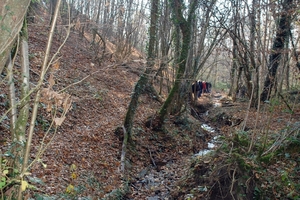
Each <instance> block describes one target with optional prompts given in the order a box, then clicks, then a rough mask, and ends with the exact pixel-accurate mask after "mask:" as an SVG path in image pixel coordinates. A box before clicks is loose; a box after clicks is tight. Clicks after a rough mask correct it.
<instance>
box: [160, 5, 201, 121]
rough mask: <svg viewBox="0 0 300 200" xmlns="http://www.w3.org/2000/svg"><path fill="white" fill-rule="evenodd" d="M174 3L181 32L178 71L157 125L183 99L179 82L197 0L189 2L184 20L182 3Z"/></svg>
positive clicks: (185, 59)
mask: <svg viewBox="0 0 300 200" xmlns="http://www.w3.org/2000/svg"><path fill="white" fill-rule="evenodd" d="M172 3H173V4H174V5H172V6H171V7H172V9H173V13H174V16H175V19H174V20H175V23H179V26H180V29H181V33H182V40H183V41H182V46H181V52H180V58H179V63H178V71H177V74H176V77H175V83H174V86H173V88H172V89H171V91H170V93H169V95H168V97H167V99H166V101H165V103H164V104H163V106H162V107H161V109H160V111H159V126H161V125H162V124H163V122H164V120H165V118H166V116H167V114H168V113H169V111H170V110H171V109H172V108H173V109H175V110H173V112H176V111H178V110H180V109H181V107H182V105H183V101H182V100H181V99H180V97H179V96H180V94H179V93H180V85H181V84H180V83H181V80H182V78H183V74H184V71H185V68H186V61H187V57H188V51H189V45H190V40H191V28H192V26H191V25H192V24H191V23H192V18H193V17H194V13H195V10H196V8H197V0H193V1H192V2H191V3H190V11H189V16H188V19H187V20H186V19H185V18H184V17H183V13H182V7H183V3H182V2H181V1H180V0H174V1H172Z"/></svg>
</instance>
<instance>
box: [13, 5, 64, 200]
mask: <svg viewBox="0 0 300 200" xmlns="http://www.w3.org/2000/svg"><path fill="white" fill-rule="evenodd" d="M60 4H61V0H57V4H56V8H55V12H54V16H53V23H52V24H51V29H50V34H49V37H48V43H47V48H46V52H45V58H44V61H43V65H42V69H41V76H40V79H39V82H38V85H37V88H38V91H37V94H36V97H35V100H34V106H33V109H32V117H31V122H30V127H29V133H28V139H27V143H26V149H25V153H24V160H23V165H22V170H21V174H20V178H21V186H20V187H19V193H18V200H22V193H23V187H22V186H23V184H25V183H26V182H25V181H24V180H23V178H24V176H25V173H26V171H27V166H28V160H29V155H30V147H31V142H32V137H33V132H34V127H35V121H36V117H37V112H38V106H39V100H40V96H41V90H40V87H41V86H42V84H43V81H44V78H45V74H46V71H47V66H48V58H49V56H50V49H51V43H52V39H53V35H54V30H55V25H56V21H57V18H58V12H59V7H60Z"/></svg>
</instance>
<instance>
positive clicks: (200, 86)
mask: <svg viewBox="0 0 300 200" xmlns="http://www.w3.org/2000/svg"><path fill="white" fill-rule="evenodd" d="M198 85H199V88H200V90H199V92H198V98H200V97H201V94H202V89H203V86H202V82H201V81H200V80H198Z"/></svg>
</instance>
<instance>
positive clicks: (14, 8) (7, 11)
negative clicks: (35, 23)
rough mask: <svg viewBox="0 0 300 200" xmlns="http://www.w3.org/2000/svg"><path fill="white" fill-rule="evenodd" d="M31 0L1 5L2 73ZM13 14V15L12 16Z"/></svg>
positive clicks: (0, 55)
mask: <svg viewBox="0 0 300 200" xmlns="http://www.w3.org/2000/svg"><path fill="white" fill-rule="evenodd" d="M29 4H30V0H23V1H20V0H2V1H1V3H0V12H1V15H2V19H1V20H0V27H1V34H0V73H2V71H3V68H4V65H5V63H6V61H7V59H8V57H9V55H10V50H11V48H12V46H13V44H14V42H15V39H16V36H17V35H18V34H19V32H20V30H21V28H22V26H23V20H24V17H25V16H26V12H27V9H28V6H29ZM11 13H13V14H11Z"/></svg>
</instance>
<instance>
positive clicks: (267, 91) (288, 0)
mask: <svg viewBox="0 0 300 200" xmlns="http://www.w3.org/2000/svg"><path fill="white" fill-rule="evenodd" d="M292 4H293V0H285V1H284V2H283V3H282V6H283V8H282V12H281V16H280V19H279V24H278V27H277V31H276V36H275V39H274V42H273V46H272V49H271V51H270V52H271V54H270V56H269V64H268V74H267V77H266V80H265V83H264V89H263V91H262V94H261V100H262V101H266V100H269V98H270V95H271V92H272V89H273V87H274V85H275V79H276V72H277V69H278V67H279V63H280V60H281V55H282V53H283V50H284V45H285V41H286V40H287V38H288V37H289V30H290V26H291V14H290V13H289V12H290V11H289V9H290V8H291V5H292Z"/></svg>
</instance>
